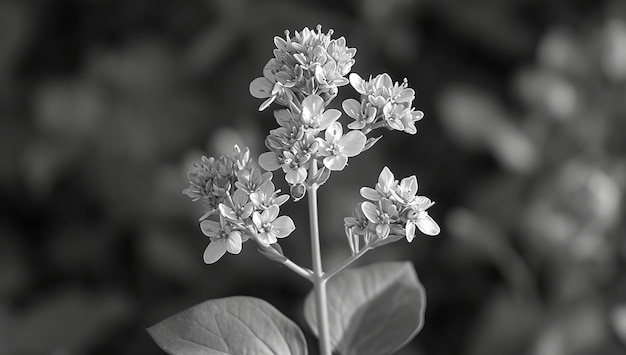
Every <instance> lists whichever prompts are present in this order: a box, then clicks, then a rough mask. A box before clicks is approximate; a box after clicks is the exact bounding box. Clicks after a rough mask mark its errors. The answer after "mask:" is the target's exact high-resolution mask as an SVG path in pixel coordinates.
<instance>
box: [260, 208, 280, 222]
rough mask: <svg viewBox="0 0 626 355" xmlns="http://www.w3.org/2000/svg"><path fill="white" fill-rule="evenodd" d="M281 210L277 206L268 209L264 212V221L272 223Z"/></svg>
mask: <svg viewBox="0 0 626 355" xmlns="http://www.w3.org/2000/svg"><path fill="white" fill-rule="evenodd" d="M279 211H280V208H278V206H276V205H271V206H270V207H269V208H268V209H266V210H265V211H263V219H264V220H265V221H267V222H272V221H273V220H275V219H276V217H277V216H278V212H279Z"/></svg>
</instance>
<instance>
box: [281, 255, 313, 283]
mask: <svg viewBox="0 0 626 355" xmlns="http://www.w3.org/2000/svg"><path fill="white" fill-rule="evenodd" d="M283 265H285V266H286V267H288V268H290V269H291V270H292V271H293V272H295V273H296V274H298V275H300V276H302V277H304V278H305V279H307V280H313V278H312V277H313V272H312V271H311V270H309V269H307V268H303V267H301V266H300V265H298V264H296V263H294V262H293V261H291V260H289V259H287V258H285V261H283Z"/></svg>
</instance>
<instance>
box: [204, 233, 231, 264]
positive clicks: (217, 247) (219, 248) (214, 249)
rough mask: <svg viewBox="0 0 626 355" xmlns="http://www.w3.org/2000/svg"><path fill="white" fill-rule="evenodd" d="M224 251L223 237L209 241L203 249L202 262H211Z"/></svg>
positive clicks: (217, 258) (222, 254)
mask: <svg viewBox="0 0 626 355" xmlns="http://www.w3.org/2000/svg"><path fill="white" fill-rule="evenodd" d="M225 253H226V242H225V241H224V240H223V239H220V240H216V241H214V242H211V243H210V244H209V246H208V247H206V249H204V262H205V263H206V264H213V263H214V262H216V261H218V260H219V259H220V258H221V257H222V256H224V254H225Z"/></svg>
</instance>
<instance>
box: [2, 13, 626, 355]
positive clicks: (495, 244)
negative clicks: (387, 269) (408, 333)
mask: <svg viewBox="0 0 626 355" xmlns="http://www.w3.org/2000/svg"><path fill="white" fill-rule="evenodd" d="M318 23H320V24H321V25H322V26H323V28H333V29H334V30H335V33H336V34H337V35H343V36H345V37H346V38H347V41H348V45H349V46H350V47H356V48H357V49H358V52H357V55H356V64H355V66H354V68H353V69H354V71H356V72H358V73H359V74H361V75H362V76H369V75H370V74H374V75H375V74H378V73H381V72H389V73H390V74H391V76H392V77H398V78H401V77H403V76H406V77H407V78H408V79H409V82H410V83H411V87H413V88H415V89H416V91H417V98H416V102H415V104H416V107H417V108H418V109H421V110H422V111H424V112H425V114H426V117H425V119H424V120H422V121H420V122H419V123H418V134H417V135H416V136H408V135H403V134H401V133H398V134H396V133H394V132H389V133H387V134H385V135H386V136H387V137H386V138H387V139H383V140H382V141H380V142H379V143H378V144H377V145H376V147H375V148H373V149H371V150H370V151H368V152H367V158H355V159H354V161H353V162H352V161H351V164H350V167H349V168H348V169H346V171H345V172H342V174H337V176H333V177H332V178H331V180H330V182H329V183H328V184H327V185H325V186H324V189H322V190H321V191H320V198H321V205H320V209H321V211H320V213H321V219H322V222H323V224H322V226H321V232H322V236H323V238H324V239H323V247H324V249H325V254H324V255H325V263H326V265H328V267H332V266H333V265H336V264H337V263H338V262H339V261H340V260H341V259H343V258H345V257H346V256H347V255H349V249H348V246H347V243H346V240H345V238H344V236H343V222H342V220H343V217H344V216H346V215H349V214H350V213H351V212H352V209H353V206H354V204H355V203H356V202H357V201H358V200H359V199H360V198H359V196H358V188H359V187H361V186H370V185H371V184H372V183H373V182H375V180H376V177H377V172H379V171H380V169H381V168H382V166H384V165H389V166H390V167H391V168H392V170H393V171H394V172H396V171H397V174H398V175H399V176H407V175H412V174H416V175H417V176H418V179H419V183H420V186H421V187H420V190H421V189H422V188H423V189H425V190H427V191H428V195H429V196H432V197H433V198H434V200H436V201H437V205H435V206H434V207H433V208H431V210H430V211H429V212H431V214H433V215H434V218H435V219H436V220H438V221H441V222H444V223H442V227H443V228H442V230H443V232H442V235H441V236H439V237H438V238H433V239H427V238H418V239H416V240H415V241H413V243H412V244H411V245H410V246H406V245H401V243H396V244H394V245H390V246H388V247H385V248H381V249H380V250H376V252H373V253H371V254H370V255H367V256H366V257H365V258H363V260H362V264H365V263H370V262H372V261H374V260H411V261H413V262H414V263H415V265H416V269H417V271H418V273H419V275H420V279H421V280H422V282H423V283H424V285H425V287H426V291H427V295H428V306H427V311H426V324H425V327H424V329H423V331H422V332H421V333H420V334H419V335H418V336H417V338H416V339H415V340H414V341H413V342H412V343H411V344H409V346H408V347H407V348H406V349H403V350H402V351H401V352H400V354H429V355H436V354H468V355H474V354H476V355H478V354H480V355H489V354H494V355H495V354H513V355H514V354H531V355H544V354H545V355H548V354H549V355H578V354H609V355H610V354H623V353H624V352H626V311H625V310H626V272H625V270H626V268H625V265H624V264H625V261H626V239H625V238H624V235H625V234H626V223H625V221H626V218H624V208H623V200H624V188H625V186H624V182H625V181H626V164H625V158H626V145H625V143H624V139H623V135H624V132H625V129H626V86H625V84H624V83H625V82H626V64H625V63H626V7H625V6H624V5H623V3H622V2H620V1H618V0H616V1H582V0H578V1H562V0H553V1H521V0H509V1H498V0H474V1H469V2H467V1H453V0H445V1H437V0H419V1H410V0H393V1H384V2H383V1H376V0H363V1H358V0H352V1H348V2H332V1H317V2H314V3H311V2H305V1H286V0H273V1H263V2H255V1H250V0H215V1H200V0H191V1H187V2H177V1H167V0H160V1H147V0H133V1H100V0H89V1H71V0H54V1H37V0H26V1H17V0H13V1H11V0H5V1H3V2H0V28H1V29H2V30H0V114H1V117H2V119H0V201H1V203H0V210H1V211H2V212H1V213H0V353H2V354H16V355H21V354H25V355H29V354H55V355H59V354H63V355H65V354H68V355H74V354H146V353H158V352H159V350H158V348H157V347H156V345H154V344H153V343H152V342H151V340H150V338H149V336H148V335H147V333H146V332H145V330H144V329H145V328H146V327H148V326H150V325H152V324H154V323H155V322H157V321H158V320H160V319H163V318H165V317H167V316H168V315H171V314H174V313H176V312H178V311H180V310H183V309H186V308H188V307H190V306H191V305H193V304H197V303H199V302H201V301H203V300H205V299H208V298H217V297H226V296H232V295H237V294H242V295H251V296H256V297H261V298H263V299H265V300H267V301H269V302H271V303H272V304H274V305H276V307H277V308H278V309H279V310H281V311H282V312H284V313H285V314H286V315H288V316H289V317H290V318H292V319H294V320H296V321H297V322H298V323H299V324H301V325H303V324H304V317H303V314H302V310H301V307H302V303H303V298H304V296H305V295H306V294H307V293H308V291H309V285H308V284H306V282H304V281H303V280H300V279H298V278H297V276H295V275H292V274H291V273H290V272H289V271H288V270H286V269H284V268H282V267H279V266H277V265H276V264H273V263H271V262H269V261H268V260H266V259H264V258H263V257H262V256H260V255H258V253H256V251H255V250H253V248H248V250H244V252H243V253H242V255H240V256H237V257H234V256H231V257H225V258H223V259H222V260H220V262H219V264H218V265H213V266H206V265H204V264H203V262H202V256H201V255H202V251H203V250H204V247H205V243H206V240H205V239H204V237H203V235H202V233H201V232H200V230H199V228H198V223H197V221H196V220H195V217H194V216H197V215H199V214H201V213H199V211H198V210H197V208H199V206H195V205H194V204H193V203H191V202H190V201H189V200H188V199H187V198H186V197H185V196H183V195H182V193H181V191H182V189H183V188H185V187H186V185H187V182H186V176H185V173H186V171H187V170H188V169H189V167H190V166H191V163H192V162H193V161H194V159H197V157H199V156H200V155H202V154H205V155H220V154H222V153H223V152H225V151H230V149H231V147H232V144H233V143H239V144H242V145H247V146H249V147H250V148H251V150H252V153H253V154H254V155H258V154H259V153H262V152H263V151H264V147H263V139H264V137H265V135H266V134H267V131H268V130H269V129H270V128H273V126H274V122H273V119H272V118H271V113H268V112H263V113H258V112H257V105H258V102H257V100H255V99H254V98H252V97H251V96H250V95H249V93H248V84H249V82H250V81H251V80H252V79H253V78H255V77H257V76H259V75H260V73H261V70H262V68H263V66H264V64H265V62H266V61H267V60H268V59H269V58H270V56H271V50H272V48H273V43H272V38H273V36H275V35H281V34H282V33H283V31H284V30H285V29H290V30H292V31H293V30H300V29H302V28H303V27H305V26H308V27H314V26H315V25H317V24H318ZM348 92H349V89H345V91H340V97H339V98H337V99H336V102H337V103H338V102H341V100H342V99H343V98H345V97H347V95H353V94H355V93H352V94H348ZM342 95H344V97H342ZM279 180H280V179H279ZM281 188H283V189H284V188H285V186H281ZM339 196H340V197H339ZM284 208H285V211H293V212H292V213H293V214H292V217H293V218H294V220H295V222H296V225H297V227H298V229H297V230H296V232H295V233H294V235H293V236H292V237H290V238H288V239H287V240H286V241H285V243H284V245H283V249H284V250H285V252H286V253H287V254H289V255H290V256H293V259H294V260H296V261H297V262H299V263H302V264H303V265H309V256H308V253H309V249H308V248H309V246H308V242H305V240H307V238H306V231H307V229H308V226H307V221H306V216H305V206H302V205H298V204H294V203H287V204H286V205H285V206H284ZM307 337H309V343H311V346H312V347H314V346H315V345H314V342H313V341H311V340H312V335H311V333H310V332H308V331H307ZM313 353H314V352H313Z"/></svg>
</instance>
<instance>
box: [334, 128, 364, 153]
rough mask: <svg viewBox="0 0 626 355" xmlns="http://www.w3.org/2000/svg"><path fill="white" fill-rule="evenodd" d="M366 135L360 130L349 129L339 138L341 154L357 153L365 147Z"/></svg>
mask: <svg viewBox="0 0 626 355" xmlns="http://www.w3.org/2000/svg"><path fill="white" fill-rule="evenodd" d="M365 141H367V137H365V135H364V134H363V133H361V131H350V132H348V133H346V135H345V136H343V137H342V138H341V139H340V140H339V144H341V145H342V146H343V150H342V151H343V154H345V155H346V156H348V157H353V156H356V155H359V154H360V153H361V152H362V151H363V148H364V147H365Z"/></svg>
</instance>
